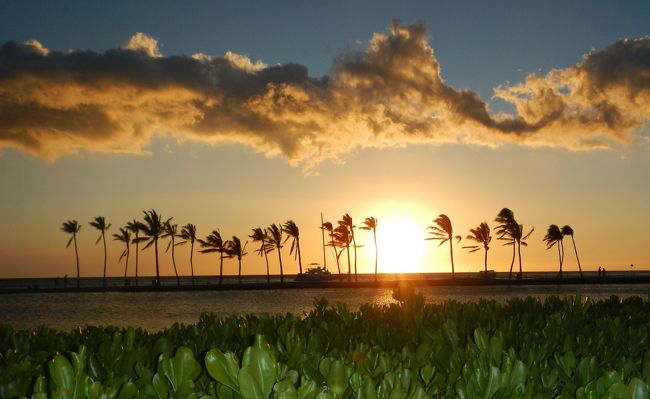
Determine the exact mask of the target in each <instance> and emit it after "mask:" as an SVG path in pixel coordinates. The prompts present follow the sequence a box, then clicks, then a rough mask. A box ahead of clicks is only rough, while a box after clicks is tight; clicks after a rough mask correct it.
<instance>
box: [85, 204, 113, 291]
mask: <svg viewBox="0 0 650 399" xmlns="http://www.w3.org/2000/svg"><path fill="white" fill-rule="evenodd" d="M89 224H90V225H91V226H93V227H94V228H96V229H97V230H99V231H100V232H101V233H100V235H99V237H98V238H97V241H95V245H97V244H99V241H102V242H103V244H104V277H103V279H102V286H103V287H106V257H107V254H106V234H105V233H106V230H108V229H109V228H110V227H111V224H110V223H108V224H107V223H106V219H105V218H104V217H103V216H97V217H95V220H93V221H91V222H90V223H89Z"/></svg>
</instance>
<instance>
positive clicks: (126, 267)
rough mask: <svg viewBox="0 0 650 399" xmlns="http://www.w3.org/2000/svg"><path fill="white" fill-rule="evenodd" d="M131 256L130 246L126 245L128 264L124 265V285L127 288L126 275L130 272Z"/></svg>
mask: <svg viewBox="0 0 650 399" xmlns="http://www.w3.org/2000/svg"><path fill="white" fill-rule="evenodd" d="M129 255H130V251H129V245H128V244H127V245H126V264H125V265H124V285H125V286H126V273H127V272H128V270H129Z"/></svg>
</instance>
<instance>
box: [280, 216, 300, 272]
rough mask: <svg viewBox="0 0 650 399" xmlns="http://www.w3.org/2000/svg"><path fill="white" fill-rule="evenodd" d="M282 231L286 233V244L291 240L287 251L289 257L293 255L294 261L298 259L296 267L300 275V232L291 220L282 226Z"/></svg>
mask: <svg viewBox="0 0 650 399" xmlns="http://www.w3.org/2000/svg"><path fill="white" fill-rule="evenodd" d="M283 230H284V231H285V232H286V233H287V237H286V238H285V239H284V242H285V244H286V242H287V241H288V240H289V239H290V238H291V249H290V250H289V255H291V254H293V253H294V252H295V255H294V259H295V258H298V267H299V268H300V274H302V255H301V254H300V230H299V229H298V226H297V225H296V223H295V222H294V221H293V220H289V221H288V222H286V223H285V224H284V226H283Z"/></svg>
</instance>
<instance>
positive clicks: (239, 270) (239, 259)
mask: <svg viewBox="0 0 650 399" xmlns="http://www.w3.org/2000/svg"><path fill="white" fill-rule="evenodd" d="M237 263H239V269H238V272H237V277H238V278H239V284H241V258H237Z"/></svg>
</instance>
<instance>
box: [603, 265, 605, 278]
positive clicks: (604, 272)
mask: <svg viewBox="0 0 650 399" xmlns="http://www.w3.org/2000/svg"><path fill="white" fill-rule="evenodd" d="M603 278H605V268H604V267H603Z"/></svg>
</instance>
